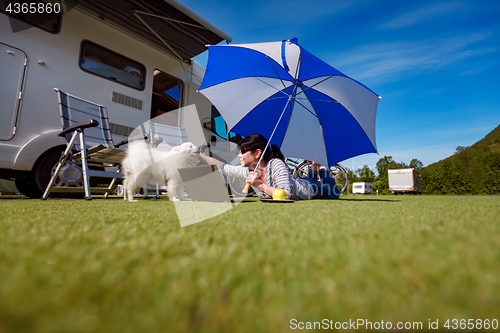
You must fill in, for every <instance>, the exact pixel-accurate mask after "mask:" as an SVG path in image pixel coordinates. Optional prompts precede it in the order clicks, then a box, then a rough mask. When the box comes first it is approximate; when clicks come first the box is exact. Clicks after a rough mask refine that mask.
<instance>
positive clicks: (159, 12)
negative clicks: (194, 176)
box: [0, 0, 231, 198]
mask: <svg viewBox="0 0 500 333" xmlns="http://www.w3.org/2000/svg"><path fill="white" fill-rule="evenodd" d="M49 16H50V17H49V18H48V19H47V22H45V23H42V24H37V23H33V21H31V22H30V21H29V19H27V18H26V17H24V18H23V17H19V16H16V15H15V14H13V13H8V12H7V11H6V10H5V8H4V7H0V73H1V76H2V80H1V82H0V117H1V122H0V178H1V179H8V180H14V181H15V184H16V187H17V189H18V190H19V191H20V192H21V193H23V194H25V195H27V196H30V197H35V198H39V197H41V195H42V192H43V190H44V189H45V186H46V185H47V183H48V181H49V179H50V176H51V171H52V168H53V167H54V165H55V163H56V162H58V160H59V157H60V153H61V151H62V150H63V148H64V147H65V141H64V139H63V138H60V137H59V136H58V135H57V134H58V133H59V132H60V131H61V119H60V116H59V107H58V99H57V95H56V93H55V92H54V91H53V88H59V89H61V90H63V91H64V92H67V93H69V94H73V95H76V96H79V97H81V98H84V99H87V100H90V101H92V102H95V103H99V104H102V105H105V106H106V107H107V110H108V115H109V120H110V123H111V132H112V134H113V136H114V140H115V142H119V141H121V140H123V139H125V138H126V137H127V136H128V135H129V134H130V133H131V131H132V130H133V129H134V128H136V127H137V126H139V125H140V124H142V123H144V122H146V121H148V120H149V119H151V118H155V117H157V116H158V115H162V114H168V115H169V117H167V118H168V124H166V125H170V126H173V127H186V126H187V122H188V121H187V120H186V119H184V115H183V114H181V113H179V112H177V113H176V112H171V111H173V110H176V109H178V108H179V107H183V106H189V105H192V104H195V105H196V108H197V111H198V114H199V117H200V118H201V119H200V121H201V122H209V121H210V119H211V112H212V105H211V103H210V101H208V100H207V99H206V98H205V97H204V96H203V95H201V94H200V93H198V92H197V89H198V88H199V86H200V84H201V81H202V79H203V75H204V69H203V68H202V67H201V66H200V65H199V64H197V63H196V62H195V61H193V60H192V59H191V58H192V57H194V56H196V55H198V54H200V53H202V52H204V51H205V50H206V45H207V44H212V45H213V44H217V43H219V42H221V41H223V40H226V42H230V41H231V37H230V36H229V35H227V34H225V33H224V32H223V31H221V30H220V29H218V28H217V27H215V26H214V25H212V24H211V23H210V22H208V21H206V20H205V19H203V18H202V17H201V16H199V15H198V14H196V13H194V12H193V11H192V10H190V9H189V8H187V7H186V6H184V5H183V4H181V3H180V2H178V1H176V0H94V1H92V0H81V1H78V4H77V6H76V7H75V8H74V9H72V10H70V11H69V12H67V13H65V14H64V15H60V14H54V13H53V14H52V15H49ZM13 23H15V24H16V25H25V26H26V27H29V29H25V30H22V31H18V32H15V33H14V32H13V30H12V29H11V28H12V24H13ZM169 112H171V114H170V113H169ZM163 118H165V117H163ZM204 135H205V137H206V141H210V132H209V131H208V130H205V131H204ZM1 191H2V189H1V188H0V192H1Z"/></svg>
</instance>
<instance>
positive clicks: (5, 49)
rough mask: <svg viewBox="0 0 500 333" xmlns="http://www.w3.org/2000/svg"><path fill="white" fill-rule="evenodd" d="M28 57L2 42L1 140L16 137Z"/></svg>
mask: <svg viewBox="0 0 500 333" xmlns="http://www.w3.org/2000/svg"><path fill="white" fill-rule="evenodd" d="M27 60H28V57H27V55H26V53H24V52H23V51H22V50H20V49H17V48H15V47H12V46H9V45H6V44H3V43H0V73H2V79H1V80H0V96H1V98H0V100H1V101H2V102H1V103H0V118H2V121H1V122H0V140H10V139H12V138H13V137H14V134H15V128H16V122H17V117H18V114H19V110H20V106H21V100H22V98H23V96H22V93H23V83H24V76H25V73H26V65H27V62H28V61H27Z"/></svg>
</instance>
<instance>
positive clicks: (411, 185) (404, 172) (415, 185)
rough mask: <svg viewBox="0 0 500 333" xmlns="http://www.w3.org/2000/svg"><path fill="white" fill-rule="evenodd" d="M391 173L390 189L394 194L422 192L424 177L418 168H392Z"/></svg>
mask: <svg viewBox="0 0 500 333" xmlns="http://www.w3.org/2000/svg"><path fill="white" fill-rule="evenodd" d="M387 172H388V174H389V190H391V191H392V193H394V194H405V193H412V194H416V193H418V194H422V177H421V176H420V172H418V170H416V169H413V168H412V169H392V170H388V171H387Z"/></svg>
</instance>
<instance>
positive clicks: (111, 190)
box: [102, 178, 118, 199]
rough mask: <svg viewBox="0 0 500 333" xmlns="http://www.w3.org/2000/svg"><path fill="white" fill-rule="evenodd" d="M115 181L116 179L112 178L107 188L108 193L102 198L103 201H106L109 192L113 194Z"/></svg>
mask: <svg viewBox="0 0 500 333" xmlns="http://www.w3.org/2000/svg"><path fill="white" fill-rule="evenodd" d="M117 179H118V178H113V179H112V180H111V183H110V184H109V187H108V192H106V193H104V196H103V197H102V198H103V199H107V198H108V195H109V193H111V192H113V191H114V190H115V187H116V181H117Z"/></svg>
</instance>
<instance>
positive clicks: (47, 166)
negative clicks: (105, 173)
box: [34, 146, 97, 198]
mask: <svg viewBox="0 0 500 333" xmlns="http://www.w3.org/2000/svg"><path fill="white" fill-rule="evenodd" d="M64 149H65V147H64V146H62V147H55V148H53V149H51V150H49V151H47V152H46V153H44V154H43V155H42V156H40V158H39V159H38V161H37V163H36V164H35V168H34V179H35V182H36V185H37V188H38V189H39V190H40V191H41V193H42V194H43V192H44V191H45V188H46V187H47V185H48V184H49V182H50V179H51V177H52V172H53V170H54V168H55V166H56V165H57V163H59V159H60V158H61V154H62V153H63V152H64ZM76 171H77V173H78V172H79V170H76ZM73 174H74V172H73ZM80 176H81V175H80ZM80 178H81V177H80ZM80 183H81V184H83V181H81V179H78V180H76V181H73V182H71V183H70V182H68V181H65V182H64V184H63V185H64V186H79V185H80ZM96 185H97V182H96V180H94V179H92V178H91V184H90V186H92V187H95V186H96ZM42 194H40V197H41V196H42ZM50 196H51V197H56V198H83V196H84V194H83V193H51V194H50Z"/></svg>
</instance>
